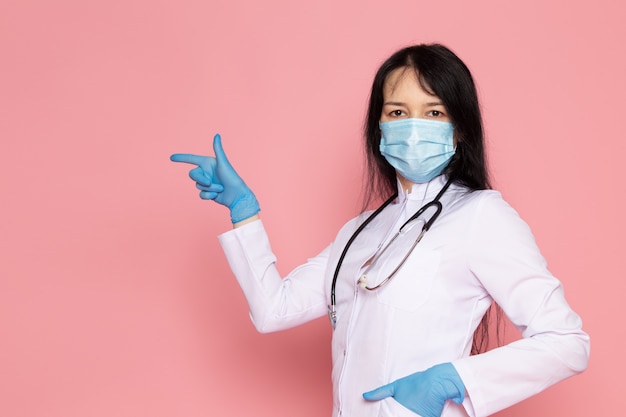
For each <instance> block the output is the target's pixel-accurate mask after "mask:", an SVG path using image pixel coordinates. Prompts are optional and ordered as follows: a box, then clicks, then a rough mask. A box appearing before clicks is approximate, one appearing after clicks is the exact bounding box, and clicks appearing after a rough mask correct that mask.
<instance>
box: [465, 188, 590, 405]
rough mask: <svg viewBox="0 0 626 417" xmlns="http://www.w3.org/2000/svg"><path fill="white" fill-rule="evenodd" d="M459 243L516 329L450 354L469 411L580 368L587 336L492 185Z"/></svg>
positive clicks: (515, 397) (522, 395) (535, 389)
mask: <svg viewBox="0 0 626 417" xmlns="http://www.w3.org/2000/svg"><path fill="white" fill-rule="evenodd" d="M466 244H467V248H468V251H467V253H468V254H469V256H468V259H467V262H468V267H469V269H470V271H471V272H472V274H474V276H475V277H476V279H477V281H478V282H479V283H480V285H482V286H483V287H484V289H485V290H486V291H487V292H488V293H489V295H490V296H491V297H492V298H493V299H494V300H495V301H496V302H497V303H498V304H499V305H500V307H502V309H503V311H504V313H505V314H506V315H507V317H508V318H509V319H510V320H511V322H512V323H513V324H514V325H515V326H516V327H517V328H518V329H519V330H520V331H521V334H522V339H520V340H518V341H515V342H513V343H510V344H508V345H505V346H502V347H499V348H496V349H493V350H491V351H488V352H486V353H483V354H479V355H475V356H470V357H467V358H463V359H460V360H457V361H455V362H453V364H454V366H455V367H456V369H457V371H458V372H459V374H460V376H461V378H462V379H463V381H464V383H465V385H466V388H467V391H468V393H469V397H470V402H471V408H473V410H468V411H470V414H474V415H475V416H487V415H490V414H493V413H495V412H497V411H499V410H502V409H504V408H506V407H509V406H511V405H513V404H515V403H517V402H519V401H522V400H524V399H526V398H528V397H530V396H532V395H534V394H537V393H539V392H541V391H542V390H544V389H546V388H547V387H549V386H551V385H553V384H555V383H557V382H558V381H561V380H563V379H565V378H568V377H570V376H573V375H575V374H577V373H580V372H582V371H583V370H585V369H586V367H587V362H588V357H589V337H588V335H587V334H586V333H585V332H584V331H583V330H582V321H581V319H580V317H579V316H578V315H577V314H576V313H575V312H574V311H573V310H572V309H571V308H570V306H569V305H568V303H567V301H566V300H565V296H564V292H563V287H562V285H561V282H560V281H559V280H558V279H557V278H555V277H554V276H553V275H552V274H551V273H550V272H549V271H548V269H547V265H546V262H545V260H544V258H543V257H542V255H541V253H540V252H539V249H538V248H537V245H536V243H535V239H534V237H533V235H532V233H531V231H530V229H529V227H528V225H527V224H526V223H525V222H524V221H523V220H522V219H521V218H520V217H519V215H518V214H517V212H515V210H513V209H512V208H511V207H510V206H509V205H508V204H507V203H506V202H505V201H504V200H503V199H502V198H501V197H500V195H499V193H496V192H491V193H488V194H487V195H486V197H485V198H482V199H480V201H479V203H478V206H477V210H476V212H475V214H474V219H473V221H472V222H471V223H470V227H469V229H468V234H467V237H466ZM472 411H473V412H472Z"/></svg>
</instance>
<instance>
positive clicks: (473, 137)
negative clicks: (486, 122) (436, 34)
mask: <svg viewBox="0 0 626 417" xmlns="http://www.w3.org/2000/svg"><path fill="white" fill-rule="evenodd" d="M398 68H409V69H413V70H415V72H416V74H417V76H418V80H419V83H420V85H421V87H422V88H423V89H424V90H425V91H426V92H428V93H431V94H433V95H436V96H438V97H439V98H440V99H441V101H442V102H443V105H444V106H445V108H446V110H447V111H448V116H449V117H450V120H451V122H452V124H453V125H454V134H455V138H456V141H457V147H456V152H455V154H454V156H453V157H452V160H451V161H450V163H449V164H448V166H447V167H446V169H445V171H444V173H445V174H446V175H447V176H448V177H449V178H451V179H452V181H453V182H454V183H457V184H460V185H463V186H465V187H467V188H468V189H469V190H472V191H473V190H484V189H488V188H491V185H490V183H489V176H488V173H487V164H486V158H485V147H484V137H483V124H482V117H481V115H480V106H479V104H478V94H477V93H476V86H475V84H474V80H473V78H472V74H471V73H470V71H469V69H468V68H467V66H466V65H465V64H464V63H463V61H461V60H460V59H459V57H457V56H456V55H455V54H454V53H453V52H452V51H451V50H450V49H448V48H446V47H445V46H443V45H439V44H421V45H415V46H409V47H407V48H404V49H401V50H399V51H397V52H396V53H394V54H393V55H392V56H391V57H389V59H387V60H386V61H385V62H384V63H383V64H382V65H381V66H380V68H379V69H378V72H377V73H376V76H375V77H374V82H373V83H372V91H371V93H370V99H369V106H368V111H367V118H366V120H365V151H366V156H367V175H368V181H367V185H366V187H367V192H366V193H364V197H365V205H368V204H369V203H370V202H372V201H378V200H385V199H386V198H387V197H388V196H390V195H391V194H393V193H394V192H395V191H396V188H397V183H396V172H395V170H394V169H393V167H392V166H391V165H390V164H389V163H388V162H387V160H386V159H385V157H384V156H383V155H382V154H381V153H380V150H379V145H380V128H379V125H378V123H379V121H380V116H381V113H382V109H383V100H384V97H383V88H384V85H385V81H386V80H387V77H389V74H391V72H392V71H394V70H396V69H398Z"/></svg>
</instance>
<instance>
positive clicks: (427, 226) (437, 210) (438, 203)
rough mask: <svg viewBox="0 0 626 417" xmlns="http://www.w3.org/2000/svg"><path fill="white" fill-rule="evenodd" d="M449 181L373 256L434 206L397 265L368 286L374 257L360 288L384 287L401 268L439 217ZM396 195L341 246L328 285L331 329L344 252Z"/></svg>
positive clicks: (370, 289) (380, 252)
mask: <svg viewBox="0 0 626 417" xmlns="http://www.w3.org/2000/svg"><path fill="white" fill-rule="evenodd" d="M451 183H452V180H451V179H449V180H448V181H447V182H446V184H445V185H444V186H443V188H442V189H441V190H440V191H439V193H438V194H437V196H435V198H434V199H433V200H432V201H431V202H429V203H426V204H425V205H423V206H422V207H421V208H420V209H419V210H417V211H416V212H415V214H413V215H412V216H411V217H410V218H409V219H408V220H407V221H406V222H404V224H403V225H402V226H401V227H400V229H399V230H398V232H396V234H395V235H394V236H393V237H392V238H391V240H390V241H389V243H387V245H385V247H384V248H383V249H382V250H381V251H379V252H378V253H377V254H376V255H374V258H378V259H379V258H380V257H381V256H382V255H383V253H384V252H385V251H386V250H387V249H388V248H389V247H390V246H391V244H392V243H393V242H394V241H395V240H396V238H397V237H398V236H400V235H401V234H402V232H403V231H404V229H405V227H407V226H408V225H409V224H410V223H411V222H412V221H414V220H416V219H417V218H418V217H419V216H421V215H422V214H423V213H424V212H425V211H426V210H428V209H429V208H431V207H434V208H435V212H434V213H433V214H432V215H431V216H430V219H428V221H426V222H425V223H424V226H422V230H421V231H420V233H419V235H418V236H417V238H416V239H415V242H413V244H412V246H411V248H410V249H409V251H408V252H407V253H406V255H404V257H403V258H402V260H401V261H400V263H399V264H398V266H397V267H395V268H394V270H393V271H392V272H391V273H390V274H389V275H388V276H387V277H386V278H385V279H384V280H382V281H381V282H380V283H379V284H378V285H376V286H374V287H369V286H368V285H367V271H369V269H370V268H371V267H372V266H373V264H374V263H375V262H376V259H373V260H372V261H371V262H370V264H369V266H368V267H367V269H366V270H365V272H364V273H363V274H361V277H360V278H359V280H358V281H357V283H358V284H359V286H360V287H361V288H362V289H364V290H368V291H376V290H378V289H380V288H382V287H384V286H385V285H387V284H388V283H389V282H390V281H391V279H392V278H393V277H394V276H395V275H396V272H398V271H399V270H400V268H402V265H404V263H405V262H406V260H407V259H408V257H409V255H411V253H412V252H413V249H415V246H417V244H418V243H419V241H420V240H422V237H423V236H424V234H425V233H426V232H427V231H428V230H429V229H430V227H431V226H432V225H433V223H434V222H435V220H437V217H439V214H441V211H442V210H443V205H442V204H441V201H439V200H440V199H441V196H443V194H444V193H445V192H446V190H447V189H448V187H450V184H451ZM397 197H398V193H395V194H394V195H392V196H391V197H390V198H389V199H388V200H387V201H385V202H384V203H383V204H382V205H381V206H380V207H378V208H377V209H376V210H375V211H374V212H373V213H372V214H370V216H369V217H368V218H367V219H365V221H364V222H363V223H362V224H361V225H360V226H359V227H358V228H357V229H356V230H355V232H354V233H353V234H352V236H350V239H348V243H346V246H345V247H344V248H343V252H341V256H340V257H339V261H338V262H337V267H336V268H335V273H334V274H333V281H332V284H331V287H330V305H329V306H328V317H329V318H330V323H331V324H332V326H333V330H334V329H335V326H336V325H337V311H336V306H337V304H336V298H335V288H336V286H337V277H338V276H339V270H340V269H341V265H342V264H343V260H344V258H345V257H346V254H347V253H348V249H349V248H350V246H351V245H352V242H354V240H355V239H356V238H357V236H359V234H360V233H361V232H362V231H363V229H364V228H365V227H366V226H367V225H368V224H369V223H370V222H371V221H372V220H374V218H376V216H378V215H379V214H380V212H382V211H383V210H384V209H385V207H387V206H388V205H389V204H391V202H392V201H394V200H395V199H396V198H397Z"/></svg>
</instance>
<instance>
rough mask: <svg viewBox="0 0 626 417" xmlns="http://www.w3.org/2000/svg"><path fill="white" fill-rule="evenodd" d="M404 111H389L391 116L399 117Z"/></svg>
mask: <svg viewBox="0 0 626 417" xmlns="http://www.w3.org/2000/svg"><path fill="white" fill-rule="evenodd" d="M403 114H404V113H403V112H402V110H394V111H392V112H391V113H389V115H390V116H392V117H401V116H402V115H403Z"/></svg>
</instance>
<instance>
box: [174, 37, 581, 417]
mask: <svg viewBox="0 0 626 417" xmlns="http://www.w3.org/2000/svg"><path fill="white" fill-rule="evenodd" d="M365 141H366V148H367V152H368V167H369V172H370V178H369V181H370V183H369V184H368V189H370V190H373V191H372V194H371V195H370V196H369V198H370V199H372V200H376V199H381V200H386V202H385V203H384V204H383V205H382V206H381V207H380V208H379V209H378V210H376V211H373V212H365V213H362V214H361V215H360V216H358V217H356V218H354V219H352V220H350V221H349V222H348V223H346V225H345V226H344V227H343V228H342V229H341V230H340V231H339V233H338V234H337V237H336V239H335V240H334V242H333V243H331V244H330V245H329V246H328V247H327V248H326V249H324V250H323V251H322V252H321V253H320V254H318V255H317V256H315V257H313V258H311V259H309V260H308V261H307V262H306V263H305V264H304V265H302V266H300V267H298V268H296V269H295V270H294V271H292V272H291V273H290V274H289V275H288V276H286V277H284V278H282V277H281V276H280V275H279V274H278V272H277V270H276V268H275V259H276V258H275V256H274V254H273V253H272V250H271V248H270V243H269V240H268V237H267V235H266V233H265V230H264V228H263V224H262V222H261V220H260V219H259V214H258V212H259V210H260V209H259V205H258V202H257V199H256V197H255V196H254V194H253V193H252V192H251V191H250V189H249V188H248V187H247V186H246V184H245V183H244V181H243V180H242V179H241V178H240V177H239V175H237V173H236V172H235V170H234V169H233V167H232V166H231V165H230V163H229V162H228V159H227V158H226V155H225V154H224V151H223V149H222V144H221V138H220V137H219V135H216V137H215V139H214V151H215V157H208V156H198V155H188V154H176V155H172V157H171V159H172V160H173V161H177V162H187V163H191V164H195V165H197V167H195V168H194V169H192V170H191V172H190V176H191V178H192V179H193V180H194V181H196V183H197V187H198V188H199V189H200V190H201V191H200V197H201V198H203V199H210V200H215V201H217V202H218V203H220V204H223V205H225V206H227V207H228V208H229V209H230V213H231V219H232V222H233V224H234V229H233V230H231V231H229V232H227V233H224V234H223V235H221V236H219V240H220V242H221V245H222V247H223V249H224V252H225V254H226V257H227V259H228V262H229V264H230V266H231V269H232V270H233V272H234V274H235V276H236V277H237V280H238V281H239V284H240V285H241V287H242V289H243V291H244V294H245V296H246V299H247V301H248V304H249V307H250V312H251V317H252V320H253V322H254V324H255V326H256V328H257V329H258V330H259V331H261V332H270V331H276V330H282V329H286V328H289V327H292V326H297V325H299V324H302V323H305V322H307V321H309V320H312V319H315V318H318V317H320V316H322V315H324V314H326V313H327V312H328V313H329V315H330V318H331V322H332V324H333V338H332V355H333V370H332V379H333V388H334V403H333V416H355V417H367V416H387V417H391V416H394V417H398V416H407V417H408V416H415V415H420V416H424V417H438V416H446V417H451V416H468V415H469V416H487V415H489V414H492V413H495V412H497V411H499V410H501V409H503V408H506V407H508V406H510V405H512V404H515V403H516V402H519V401H521V400H523V399H525V398H527V397H529V396H532V395H534V394H536V393H538V392H540V391H542V390H544V389H545V388H547V387H548V386H550V385H552V384H554V383H556V382H558V381H560V380H562V379H565V378H567V377H569V376H572V375H575V374H577V373H579V372H582V371H583V370H584V369H585V368H586V366H587V360H588V354H589V338H588V336H587V334H586V333H585V332H583V330H582V324H581V320H580V318H579V317H578V315H576V313H575V312H574V311H572V310H571V308H570V307H569V305H568V304H567V302H566V300H565V298H564V295H563V289H562V286H561V283H560V282H559V281H558V280H557V279H556V278H555V277H554V276H552V274H551V273H550V272H549V271H548V269H547V267H546V262H545V260H544V259H543V257H542V256H541V254H540V252H539V249H538V248H537V246H536V243H535V240H534V238H533V235H532V234H531V231H530V230H529V228H528V226H527V225H526V223H524V221H523V220H522V219H521V218H520V217H519V215H518V214H517V213H516V212H515V211H514V210H513V209H512V208H511V207H510V206H509V205H508V204H507V203H506V202H505V201H504V200H503V199H502V197H501V195H500V193H498V192H496V191H493V190H490V189H489V188H490V187H489V181H488V175H487V169H486V164H485V156H484V141H483V129H482V121H481V116H480V110H479V105H478V99H477V94H476V89H475V86H474V82H473V80H472V76H471V74H470V72H469V70H468V69H467V67H466V66H465V64H464V63H463V62H462V61H461V60H460V59H459V58H458V57H457V56H456V55H455V54H454V53H452V52H451V51H450V50H449V49H447V48H445V47H444V46H441V45H416V46H412V47H408V48H405V49H402V50H400V51H398V52H396V53H395V54H394V55H392V56H391V57H390V58H389V59H388V60H387V61H385V63H383V65H382V66H381V67H380V69H379V70H378V73H377V74H376V77H375V79H374V83H373V86H372V91H371V96H370V104H369V110H368V115H367V122H366V127H365ZM493 302H496V303H497V304H498V305H499V306H500V307H501V308H502V310H503V311H504V313H505V314H506V315H507V316H508V317H509V319H510V320H511V321H512V322H513V324H515V325H516V326H517V328H518V329H519V330H520V331H521V333H522V336H523V337H522V339H520V340H518V341H515V342H513V343H510V344H508V345H504V346H501V347H497V348H495V349H492V350H490V351H486V352H485V351H481V349H476V347H480V340H477V339H475V336H474V334H475V331H476V329H477V328H478V327H479V326H480V324H481V322H482V321H483V317H484V315H485V313H486V312H487V311H488V309H489V307H490V306H491V305H492V303H493ZM473 347H474V348H475V349H472V348H473ZM476 350H478V351H476ZM483 350H484V349H483Z"/></svg>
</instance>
